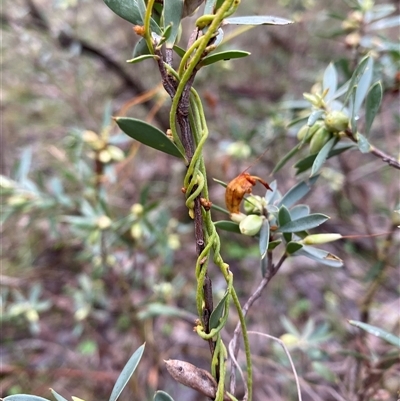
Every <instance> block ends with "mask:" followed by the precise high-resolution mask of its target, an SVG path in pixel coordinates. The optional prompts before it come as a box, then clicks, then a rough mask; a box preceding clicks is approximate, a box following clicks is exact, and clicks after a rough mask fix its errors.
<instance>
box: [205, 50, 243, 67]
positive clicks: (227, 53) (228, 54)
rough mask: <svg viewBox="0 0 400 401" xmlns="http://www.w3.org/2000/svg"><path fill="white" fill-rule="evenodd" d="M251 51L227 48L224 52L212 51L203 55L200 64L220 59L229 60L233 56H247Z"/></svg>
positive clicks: (211, 62)
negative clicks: (207, 54)
mask: <svg viewBox="0 0 400 401" xmlns="http://www.w3.org/2000/svg"><path fill="white" fill-rule="evenodd" d="M250 54H251V53H249V52H245V51H243V50H227V51H224V52H219V53H214V54H211V55H210V56H207V57H204V58H203V60H202V61H201V66H205V65H210V64H213V63H216V62H217V61H221V60H230V59H235V58H242V57H247V56H249V55H250Z"/></svg>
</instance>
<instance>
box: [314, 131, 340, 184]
mask: <svg viewBox="0 0 400 401" xmlns="http://www.w3.org/2000/svg"><path fill="white" fill-rule="evenodd" d="M337 141H338V140H337V138H336V137H335V136H334V137H332V138H331V139H330V140H329V141H328V142H327V143H326V144H325V145H324V146H323V147H322V149H321V150H320V151H319V152H318V155H317V157H316V158H315V160H314V163H313V165H312V168H311V175H310V177H314V176H315V175H317V174H318V173H319V171H320V170H321V167H322V166H323V165H324V163H325V162H326V159H327V158H328V156H329V152H330V151H331V150H332V149H333V147H334V146H335V145H336V142H337Z"/></svg>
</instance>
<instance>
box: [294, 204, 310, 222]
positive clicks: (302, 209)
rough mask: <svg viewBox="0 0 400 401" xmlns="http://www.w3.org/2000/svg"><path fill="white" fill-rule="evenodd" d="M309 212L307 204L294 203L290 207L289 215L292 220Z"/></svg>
mask: <svg viewBox="0 0 400 401" xmlns="http://www.w3.org/2000/svg"><path fill="white" fill-rule="evenodd" d="M309 214H310V207H309V206H308V205H296V206H294V207H293V208H292V209H290V216H291V217H292V220H297V219H299V218H300V217H304V216H308V215H309Z"/></svg>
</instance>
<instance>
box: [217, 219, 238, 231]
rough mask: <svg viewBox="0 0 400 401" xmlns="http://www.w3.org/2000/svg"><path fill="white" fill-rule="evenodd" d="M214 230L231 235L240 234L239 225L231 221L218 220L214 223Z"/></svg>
mask: <svg viewBox="0 0 400 401" xmlns="http://www.w3.org/2000/svg"><path fill="white" fill-rule="evenodd" d="M214 225H215V227H216V228H219V229H221V230H224V231H229V232H232V233H237V234H240V229H239V224H238V223H235V222H233V221H228V220H220V221H217V222H215V223H214Z"/></svg>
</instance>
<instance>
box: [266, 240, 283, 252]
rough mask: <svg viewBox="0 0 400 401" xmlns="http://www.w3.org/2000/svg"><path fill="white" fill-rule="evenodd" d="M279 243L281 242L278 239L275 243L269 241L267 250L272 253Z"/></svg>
mask: <svg viewBox="0 0 400 401" xmlns="http://www.w3.org/2000/svg"><path fill="white" fill-rule="evenodd" d="M281 243H282V241H281V240H280V239H277V240H275V241H270V243H269V244H268V250H269V251H273V250H274V249H275V248H276V247H277V246H278V245H280V244H281Z"/></svg>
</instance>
